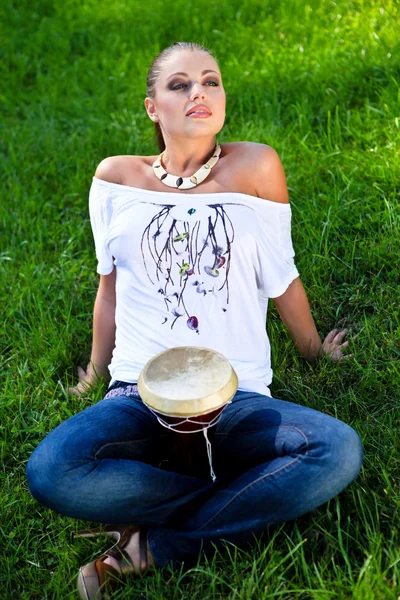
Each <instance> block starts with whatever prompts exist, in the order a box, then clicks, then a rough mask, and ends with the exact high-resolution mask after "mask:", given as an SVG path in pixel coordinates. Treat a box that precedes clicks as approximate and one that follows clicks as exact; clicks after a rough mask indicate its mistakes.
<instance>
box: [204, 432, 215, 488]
mask: <svg viewBox="0 0 400 600" xmlns="http://www.w3.org/2000/svg"><path fill="white" fill-rule="evenodd" d="M203 435H204V437H205V440H206V446H207V456H208V464H209V465H210V475H211V479H212V480H213V482H214V481H215V480H216V479H217V476H216V475H215V473H214V469H213V465H212V449H211V442H210V440H209V439H208V434H207V428H205V429H203Z"/></svg>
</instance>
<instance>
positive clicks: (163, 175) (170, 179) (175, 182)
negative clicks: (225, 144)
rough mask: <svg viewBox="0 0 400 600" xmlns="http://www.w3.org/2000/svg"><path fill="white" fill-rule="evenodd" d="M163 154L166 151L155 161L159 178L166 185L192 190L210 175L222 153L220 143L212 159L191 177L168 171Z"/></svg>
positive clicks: (154, 168)
mask: <svg viewBox="0 0 400 600" xmlns="http://www.w3.org/2000/svg"><path fill="white" fill-rule="evenodd" d="M163 154H164V152H161V154H160V156H159V157H158V158H157V159H156V160H155V161H154V163H153V170H154V173H155V174H156V176H157V177H158V179H159V180H160V181H162V182H163V183H165V185H168V187H173V188H179V189H181V190H190V188H194V187H196V185H199V183H201V182H202V181H204V180H205V178H206V177H208V175H209V174H210V172H211V169H212V168H213V166H214V165H215V164H216V163H217V162H218V159H219V155H220V154H221V146H220V145H219V144H217V145H216V146H215V149H214V152H213V153H212V156H211V158H210V160H209V161H207V162H206V164H205V165H203V166H202V167H200V169H199V170H198V171H196V173H195V174H194V175H192V176H191V177H178V176H177V175H171V173H167V171H166V170H165V169H164V167H163V166H162V164H161V159H162V157H163Z"/></svg>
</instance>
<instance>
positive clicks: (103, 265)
mask: <svg viewBox="0 0 400 600" xmlns="http://www.w3.org/2000/svg"><path fill="white" fill-rule="evenodd" d="M112 211H113V205H112V201H111V198H110V197H109V190H108V188H107V186H105V185H102V183H101V180H99V179H96V178H93V182H92V185H91V188H90V192H89V214H90V223H91V225H92V232H93V237H94V244H95V248H96V257H97V263H98V264H97V272H98V273H99V274H100V275H109V274H110V273H111V272H112V270H113V268H114V262H113V257H112V255H111V252H110V250H109V247H108V244H107V234H108V229H109V225H110V222H111V219H112Z"/></svg>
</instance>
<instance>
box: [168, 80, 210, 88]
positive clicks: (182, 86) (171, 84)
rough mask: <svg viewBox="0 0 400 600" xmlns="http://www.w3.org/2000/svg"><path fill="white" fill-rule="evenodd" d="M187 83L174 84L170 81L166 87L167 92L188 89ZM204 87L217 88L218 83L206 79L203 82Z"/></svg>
mask: <svg viewBox="0 0 400 600" xmlns="http://www.w3.org/2000/svg"><path fill="white" fill-rule="evenodd" d="M188 85H189V83H188V82H183V81H180V82H175V81H172V82H171V83H170V84H169V85H168V89H169V90H181V89H184V88H186V87H188ZM204 85H207V86H210V87H217V86H218V85H219V83H218V81H216V80H215V79H207V80H206V81H205V82H204Z"/></svg>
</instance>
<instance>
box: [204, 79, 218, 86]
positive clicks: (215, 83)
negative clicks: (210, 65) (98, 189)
mask: <svg viewBox="0 0 400 600" xmlns="http://www.w3.org/2000/svg"><path fill="white" fill-rule="evenodd" d="M206 85H211V86H215V87H217V86H218V85H219V83H218V82H217V81H213V80H209V81H206Z"/></svg>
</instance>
